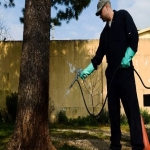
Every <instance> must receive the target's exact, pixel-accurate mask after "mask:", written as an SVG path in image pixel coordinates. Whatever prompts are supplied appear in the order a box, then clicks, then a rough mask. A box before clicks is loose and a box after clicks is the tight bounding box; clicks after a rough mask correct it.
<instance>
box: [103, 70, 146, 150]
mask: <svg viewBox="0 0 150 150" xmlns="http://www.w3.org/2000/svg"><path fill="white" fill-rule="evenodd" d="M106 78H107V87H108V89H107V90H108V91H109V92H108V111H109V117H110V123H111V137H110V141H111V145H110V149H112V150H121V143H120V140H121V129H120V100H121V101H122V104H123V107H124V110H125V113H126V116H127V119H128V123H129V127H130V138H131V145H132V150H143V149H144V145H143V136H142V127H141V118H140V110H139V104H138V98H137V93H136V86H135V79H134V72H133V69H132V68H120V69H119V70H118V71H117V73H116V75H115V77H114V79H113V81H112V83H111V85H110V82H111V79H112V73H111V71H109V70H108V69H106ZM109 86H110V88H109Z"/></svg>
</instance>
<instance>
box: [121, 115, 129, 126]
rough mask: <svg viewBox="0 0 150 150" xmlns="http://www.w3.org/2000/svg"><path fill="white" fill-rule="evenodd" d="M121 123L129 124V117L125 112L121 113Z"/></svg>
mask: <svg viewBox="0 0 150 150" xmlns="http://www.w3.org/2000/svg"><path fill="white" fill-rule="evenodd" d="M120 123H121V124H122V125H127V124H128V120H127V117H126V115H125V114H121V115H120Z"/></svg>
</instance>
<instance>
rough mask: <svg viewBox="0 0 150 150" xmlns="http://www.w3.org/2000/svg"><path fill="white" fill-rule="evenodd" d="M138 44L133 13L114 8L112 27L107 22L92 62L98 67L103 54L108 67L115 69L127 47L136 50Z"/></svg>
mask: <svg viewBox="0 0 150 150" xmlns="http://www.w3.org/2000/svg"><path fill="white" fill-rule="evenodd" d="M137 46H138V31H137V28H136V26H135V24H134V21H133V19H132V17H131V15H130V14H129V13H128V12H127V11H125V10H119V11H115V10H114V16H113V20H112V23H111V27H109V25H108V22H107V23H106V25H105V27H104V29H103V31H102V33H101V36H100V41H99V46H98V49H97V51H96V54H95V56H94V57H93V59H92V60H91V62H92V64H93V66H94V68H95V69H97V66H98V65H99V64H100V63H101V62H102V59H103V56H104V55H106V59H107V63H108V68H111V69H110V70H113V71H114V70H115V69H116V68H117V67H118V66H119V65H121V60H122V58H123V57H124V56H125V52H126V49H127V47H131V48H132V50H133V51H135V52H136V51H137ZM131 65H132V61H131Z"/></svg>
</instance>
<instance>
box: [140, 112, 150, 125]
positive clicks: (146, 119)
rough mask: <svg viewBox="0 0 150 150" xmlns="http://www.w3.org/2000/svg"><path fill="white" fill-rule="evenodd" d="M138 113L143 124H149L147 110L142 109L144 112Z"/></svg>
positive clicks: (149, 117)
mask: <svg viewBox="0 0 150 150" xmlns="http://www.w3.org/2000/svg"><path fill="white" fill-rule="evenodd" d="M140 113H141V116H142V117H143V119H144V123H145V124H149V123H150V114H149V113H148V110H147V109H144V110H142V109H141V110H140Z"/></svg>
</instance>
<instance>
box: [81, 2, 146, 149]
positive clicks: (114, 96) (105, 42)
mask: <svg viewBox="0 0 150 150" xmlns="http://www.w3.org/2000/svg"><path fill="white" fill-rule="evenodd" d="M96 16H100V18H101V19H102V20H103V21H104V22H106V25H105V27H104V29H103V31H102V33H101V36H100V43H99V46H98V49H97V51H96V54H95V56H94V57H93V58H92V59H91V63H90V64H89V65H88V66H87V67H86V68H85V69H84V70H83V71H82V72H81V74H80V78H81V79H83V80H84V79H85V78H86V77H87V76H88V75H90V74H91V73H92V72H93V71H94V70H96V69H97V66H98V65H99V64H100V63H101V62H102V59H103V56H104V55H106V59H107V64H108V66H107V68H106V71H105V74H106V79H107V90H108V89H109V92H108V111H109V117H110V122H111V126H110V127H111V137H110V141H111V144H110V149H111V150H121V143H120V140H121V130H120V99H121V101H122V104H123V107H124V110H125V113H126V116H127V119H128V123H129V126H130V137H131V145H132V150H143V149H144V145H143V137H142V129H141V119H140V111H139V104H138V99H137V93H136V86H135V79H134V72H133V68H132V67H133V65H132V57H133V56H134V55H135V53H136V51H137V46H138V32H137V29H136V26H135V24H134V21H133V19H132V17H131V16H130V14H129V13H128V12H127V11H125V10H119V11H115V10H112V8H111V3H110V1H109V0H99V2H98V5H97V12H96ZM116 70H117V72H116ZM115 72H116V74H115V76H114V78H113V80H112V76H113V75H114V73H115Z"/></svg>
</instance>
